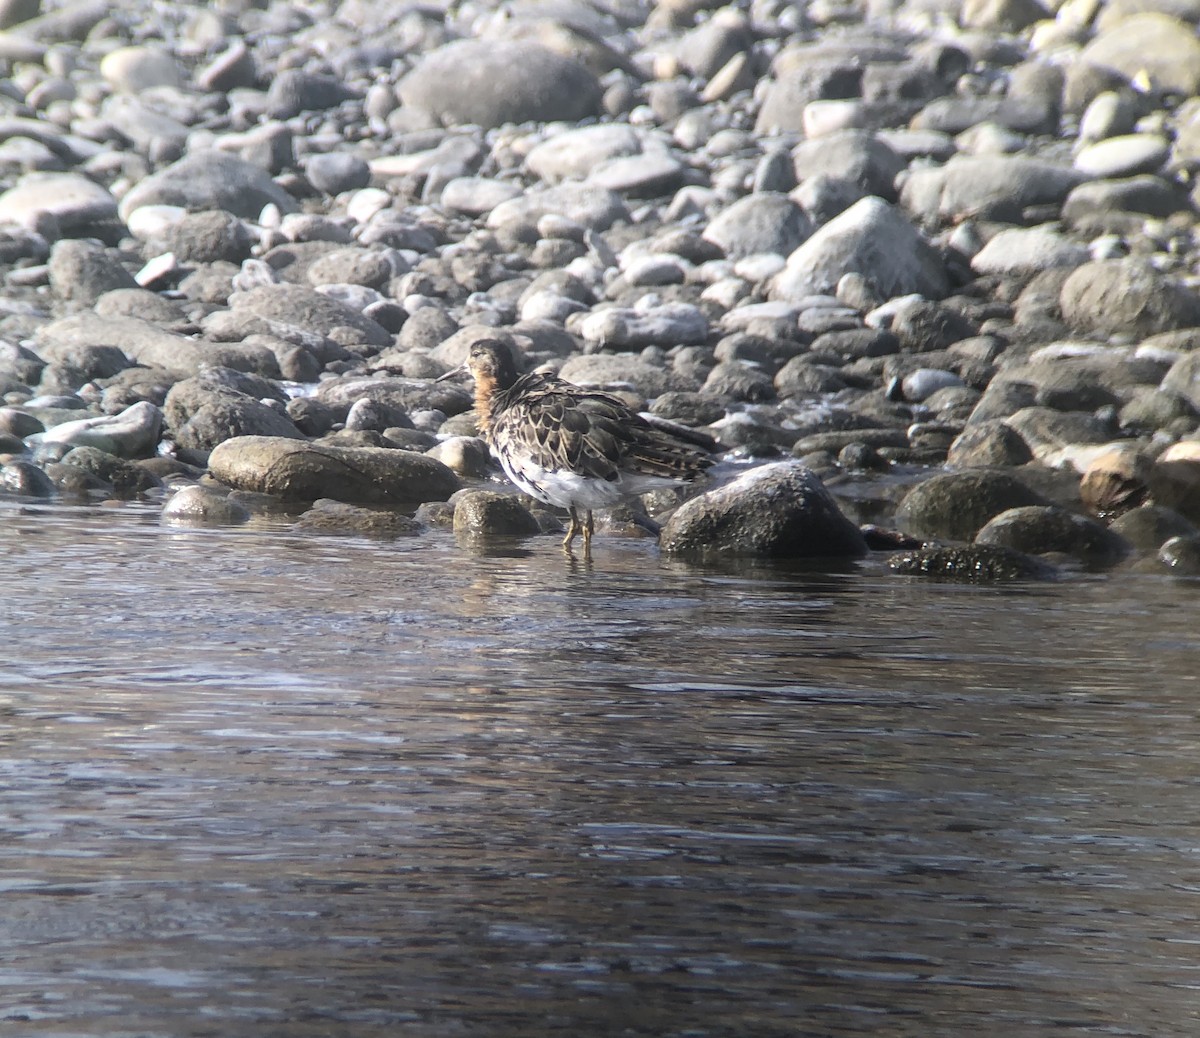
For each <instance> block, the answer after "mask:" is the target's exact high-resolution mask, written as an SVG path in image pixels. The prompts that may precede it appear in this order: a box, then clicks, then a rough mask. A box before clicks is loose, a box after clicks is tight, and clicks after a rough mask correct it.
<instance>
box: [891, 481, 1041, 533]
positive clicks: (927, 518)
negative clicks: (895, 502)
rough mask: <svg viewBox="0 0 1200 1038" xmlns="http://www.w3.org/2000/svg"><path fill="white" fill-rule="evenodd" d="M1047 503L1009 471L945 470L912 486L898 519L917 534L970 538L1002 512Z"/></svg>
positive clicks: (906, 528)
mask: <svg viewBox="0 0 1200 1038" xmlns="http://www.w3.org/2000/svg"><path fill="white" fill-rule="evenodd" d="M1048 504H1050V502H1049V501H1047V500H1045V499H1044V498H1043V497H1042V496H1041V495H1040V494H1038V493H1036V492H1035V491H1033V490H1031V489H1030V488H1029V487H1028V486H1026V485H1025V484H1024V483H1022V482H1021V481H1020V480H1019V479H1017V478H1016V476H1012V475H1009V474H1008V473H1007V472H996V471H993V470H991V469H974V470H971V471H968V472H944V473H941V474H939V475H936V476H932V477H930V478H929V479H927V480H925V481H924V482H923V483H918V484H917V485H916V486H915V487H913V488H912V490H910V491H909V492H908V493H907V494H906V495H905V497H904V500H903V501H901V502H900V507H899V508H898V509H897V510H896V520H897V522H898V523H899V524H900V526H901V527H902V528H903V529H905V530H907V531H908V532H909V533H912V534H915V535H916V536H918V537H945V538H947V539H949V540H955V541H969V540H973V539H974V537H975V534H976V533H978V532H979V530H980V529H981V528H982V527H983V526H984V524H985V523H987V521H988V520H989V519H991V518H992V517H993V516H997V515H999V514H1000V513H1001V512H1005V511H1007V510H1008V509H1010V508H1019V507H1021V506H1022V505H1048Z"/></svg>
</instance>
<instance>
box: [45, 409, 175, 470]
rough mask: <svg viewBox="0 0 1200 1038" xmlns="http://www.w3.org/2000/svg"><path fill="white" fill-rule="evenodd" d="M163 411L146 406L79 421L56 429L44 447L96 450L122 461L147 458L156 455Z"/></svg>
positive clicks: (46, 437)
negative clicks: (123, 459)
mask: <svg viewBox="0 0 1200 1038" xmlns="http://www.w3.org/2000/svg"><path fill="white" fill-rule="evenodd" d="M162 417H163V416H162V411H160V410H159V409H158V408H157V407H155V406H154V405H153V404H151V403H147V402H142V403H137V404H134V405H133V406H132V407H128V408H126V409H125V410H124V411H122V412H121V413H120V414H115V415H100V416H95V417H88V418H79V419H76V420H74V421H68V422H63V423H61V424H59V425H55V426H52V427H51V428H49V429H47V430H46V432H45V433H44V434H43V435H42V442H43V443H54V444H67V445H70V446H72V447H95V448H97V449H99V450H101V451H105V452H107V453H108V454H113V455H116V456H117V457H119V458H144V457H147V456H148V455H151V454H153V453H154V450H155V448H156V447H157V445H158V437H159V432H160V430H161V428H162Z"/></svg>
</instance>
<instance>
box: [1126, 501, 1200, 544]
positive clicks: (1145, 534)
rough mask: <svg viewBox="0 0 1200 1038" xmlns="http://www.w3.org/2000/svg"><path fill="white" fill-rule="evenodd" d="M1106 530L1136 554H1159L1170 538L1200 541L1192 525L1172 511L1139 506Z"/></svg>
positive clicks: (1199, 535)
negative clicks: (1194, 538) (1132, 548)
mask: <svg viewBox="0 0 1200 1038" xmlns="http://www.w3.org/2000/svg"><path fill="white" fill-rule="evenodd" d="M1109 529H1110V530H1111V531H1112V532H1113V533H1114V534H1116V535H1117V536H1119V537H1123V538H1124V539H1125V540H1126V541H1128V542H1129V543H1130V544H1131V545H1133V547H1134V548H1135V549H1137V550H1138V551H1147V552H1148V551H1158V549H1159V548H1160V547H1162V545H1163V544H1165V543H1166V542H1167V541H1168V540H1170V539H1171V538H1172V537H1200V530H1198V529H1197V528H1196V526H1195V524H1194V523H1191V522H1189V521H1188V520H1187V519H1185V518H1184V517H1183V516H1182V515H1180V514H1179V513H1178V512H1176V511H1175V510H1174V509H1172V508H1164V507H1162V506H1161V505H1142V506H1141V507H1140V508H1132V509H1130V510H1129V511H1128V512H1126V513H1125V514H1124V515H1121V516H1118V517H1117V518H1116V519H1114V520H1113V521H1112V523H1111V524H1110V526H1109Z"/></svg>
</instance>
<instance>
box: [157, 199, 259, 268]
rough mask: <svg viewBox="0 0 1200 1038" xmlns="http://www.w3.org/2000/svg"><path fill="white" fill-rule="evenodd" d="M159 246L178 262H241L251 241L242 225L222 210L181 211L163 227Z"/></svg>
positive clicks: (248, 252) (247, 253) (246, 254)
mask: <svg viewBox="0 0 1200 1038" xmlns="http://www.w3.org/2000/svg"><path fill="white" fill-rule="evenodd" d="M160 244H161V247H162V248H163V249H164V250H165V251H168V252H172V253H174V254H175V258H176V259H177V260H179V262H180V263H216V262H218V261H219V260H225V261H227V262H230V263H241V262H242V260H244V259H246V258H247V257H248V256H249V255H250V247H251V245H252V244H253V241H252V239H251V237H250V232H249V231H248V230H247V228H246V224H245V223H244V222H243V221H242V220H240V219H239V218H238V217H236V216H234V215H233V214H232V213H229V212H225V211H224V210H210V211H207V212H197V213H185V214H184V215H183V216H182V217H181V218H180V219H179V220H178V221H177V222H176V223H174V224H172V225H171V226H170V227H169V228H167V230H166V233H165V234H164V235H163V236H162V239H161V242H160Z"/></svg>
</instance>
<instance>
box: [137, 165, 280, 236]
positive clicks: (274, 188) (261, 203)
mask: <svg viewBox="0 0 1200 1038" xmlns="http://www.w3.org/2000/svg"><path fill="white" fill-rule="evenodd" d="M145 205H177V206H182V207H183V208H184V209H188V210H190V211H192V212H201V211H204V210H210V209H223V210H225V211H226V212H229V213H232V214H233V215H234V216H240V217H244V218H246V219H249V220H256V219H258V217H259V214H260V213H261V212H262V210H263V208H264V207H265V206H268V205H273V206H275V207H276V208H277V209H278V210H279V211H280V212H282V213H291V212H294V211H295V210H296V201H295V199H293V198H292V196H291V195H289V194H288V193H287V192H286V191H285V190H284V189H283V188H281V187H280V186H279V185H278V184H276V183H275V181H274V180H272V179H271V176H270V174H269V173H268V172H267V171H266V170H265V169H263V168H262V167H261V166H256V165H254V164H253V163H250V162H247V161H246V160H245V159H240V158H238V157H237V156H235V155H228V154H225V153H223V152H219V151H200V152H196V153H195V154H192V155H188V156H186V157H184V158H182V159H180V160H179V161H178V162H175V163H173V164H172V165H170V166H167V167H166V168H165V169H162V170H159V171H158V172H157V173H153V174H151V175H150V176H148V177H147V178H146V179H145V180H142V181H141V182H140V183H138V184H137V185H135V186H134V187H133V188H131V189H130V190H129V192H128V193H127V194H126V195H125V196H124V197H123V198H122V199H121V204H120V207H119V212H120V215H121V218H122V219H124V220H127V219H129V215H130V214H131V213H132V212H133V211H134V210H135V209H137V208H138V207H139V206H145Z"/></svg>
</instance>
